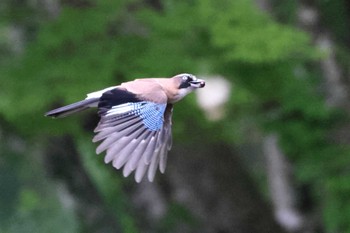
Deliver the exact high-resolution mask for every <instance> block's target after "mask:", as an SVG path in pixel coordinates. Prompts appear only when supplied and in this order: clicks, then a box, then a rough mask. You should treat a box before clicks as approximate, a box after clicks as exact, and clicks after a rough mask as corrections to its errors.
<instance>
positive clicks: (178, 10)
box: [0, 0, 350, 233]
mask: <svg viewBox="0 0 350 233" xmlns="http://www.w3.org/2000/svg"><path fill="white" fill-rule="evenodd" d="M349 30H350V3H349V1H347V0H332V1H331V0H311V1H310V0H285V1H276V0H234V1H231V0H222V1H217V0H189V1H183V0H180V1H178V0H1V2H0V148H1V149H0V151H1V154H0V232H3V233H17V232H19V233H21V232H23V233H28V232H35V233H41V232H42V233H55V232H57V233H61V232H65V233H73V232H74V233H75V232H81V233H85V232H88V233H89V232H103V233H104V232H106V233H108V232H123V233H124V232H125V233H137V232H140V233H141V232H142V233H143V232H150V233H152V232H156V233H157V232H159V233H168V232H169V233H173V232H174V233H176V232H179V233H186V232H201V233H227V232H234V233H255V232H258V233H275V232H278V233H279V232H300V233H345V232H350V221H349V220H350V173H349V172H350V170H349V169H350V156H349V152H350V148H349V142H350V131H349V129H350V125H349V117H348V113H349V106H350V105H349V104H350V98H349V94H348V88H349V75H350V73H349V67H350V66H349V58H350V33H349ZM183 72H188V73H193V74H196V75H197V76H198V77H200V78H203V79H206V80H207V86H206V87H205V88H204V89H203V90H200V91H198V92H197V93H196V94H191V95H190V96H188V97H186V98H185V99H184V100H183V101H182V102H180V103H178V104H177V105H176V106H175V111H174V116H173V121H174V124H173V132H174V135H173V138H174V144H173V149H172V151H171V152H170V154H169V159H168V167H167V171H166V173H165V174H164V175H162V174H157V176H156V180H155V181H154V182H153V183H149V182H147V181H144V182H142V183H140V184H136V183H135V181H134V180H133V177H129V178H123V177H122V174H121V172H120V171H117V170H115V169H113V168H112V166H110V165H105V164H104V162H103V156H102V155H100V156H97V155H95V148H96V145H94V144H93V143H92V142H91V138H92V137H93V131H92V130H93V128H94V127H95V125H96V124H97V122H98V118H97V115H96V111H94V110H91V111H87V112H84V113H80V114H77V115H75V116H71V117H68V118H64V119H59V120H53V119H50V118H46V117H44V113H45V112H46V111H47V110H50V109H52V108H54V107H58V106H61V105H64V104H69V103H72V102H75V101H78V100H80V99H83V98H85V94H86V93H90V92H93V91H96V90H99V89H103V88H105V87H108V86H112V85H117V84H119V83H121V82H123V81H127V80H133V79H135V78H141V77H164V76H165V77H170V76H173V75H175V74H177V73H183Z"/></svg>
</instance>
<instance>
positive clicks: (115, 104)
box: [45, 74, 205, 182]
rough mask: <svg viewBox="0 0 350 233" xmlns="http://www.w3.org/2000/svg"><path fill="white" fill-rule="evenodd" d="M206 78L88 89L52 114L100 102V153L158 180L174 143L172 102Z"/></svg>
mask: <svg viewBox="0 0 350 233" xmlns="http://www.w3.org/2000/svg"><path fill="white" fill-rule="evenodd" d="M204 86H205V81H204V80H201V79H198V78H196V76H194V75H192V74H178V75H176V76H174V77H172V78H144V79H136V80H134V81H130V82H125V83H122V84H120V85H119V86H113V87H109V88H106V89H103V90H100V91H96V92H93V93H90V94H87V97H86V99H84V100H82V101H79V102H76V103H73V104H70V105H67V106H63V107H60V108H57V109H54V110H51V111H49V112H47V113H46V114H45V116H50V117H54V118H56V117H65V116H68V115H70V114H72V113H75V112H79V111H82V110H85V109H87V108H90V107H97V108H98V115H99V116H100V121H99V123H98V125H97V127H96V128H95V130H94V132H95V133H96V135H95V136H94V138H93V140H92V141H93V142H101V143H100V144H99V146H98V147H97V148H96V153H97V154H100V153H102V152H103V151H106V155H105V158H104V161H105V163H110V162H112V164H113V167H115V168H116V169H120V168H122V167H123V175H124V176H125V177H127V176H129V175H130V174H131V173H132V172H133V171H135V180H136V182H140V181H141V180H142V178H143V177H144V176H145V174H146V173H147V177H148V180H149V181H150V182H152V181H153V180H154V177H155V174H156V171H157V168H158V167H159V170H160V172H161V173H164V171H165V167H166V161H167V153H168V151H169V150H170V148H171V145H172V136H171V124H172V122H171V116H172V111H173V104H174V103H176V102H177V101H179V100H181V99H182V98H183V97H185V96H186V95H187V94H189V93H190V92H192V91H193V90H195V89H197V88H202V87H204Z"/></svg>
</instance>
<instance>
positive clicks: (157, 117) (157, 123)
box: [105, 101, 166, 131]
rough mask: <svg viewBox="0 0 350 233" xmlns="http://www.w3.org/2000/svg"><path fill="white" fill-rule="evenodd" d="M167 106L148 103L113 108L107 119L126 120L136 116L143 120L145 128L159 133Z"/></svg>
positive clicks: (108, 112)
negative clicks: (128, 117) (127, 117)
mask: <svg viewBox="0 0 350 233" xmlns="http://www.w3.org/2000/svg"><path fill="white" fill-rule="evenodd" d="M165 109H166V104H158V103H153V102H148V101H141V102H134V103H125V104H120V105H117V106H113V107H112V108H111V109H110V110H108V111H107V112H106V115H105V116H106V117H113V118H116V119H118V118H124V117H126V116H130V115H136V116H138V117H140V118H141V119H142V122H143V124H144V126H145V127H146V128H147V129H148V130H151V131H158V130H160V129H161V128H162V126H163V121H164V119H163V118H164V111H165Z"/></svg>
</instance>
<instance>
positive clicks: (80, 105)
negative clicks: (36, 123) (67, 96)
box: [45, 98, 100, 118]
mask: <svg viewBox="0 0 350 233" xmlns="http://www.w3.org/2000/svg"><path fill="white" fill-rule="evenodd" d="M99 99H100V98H91V99H85V100H82V101H79V102H76V103H73V104H70V105H67V106H63V107H60V108H56V109H53V110H51V111H48V112H47V113H45V116H50V117H55V118H56V117H66V116H68V115H70V114H72V113H75V112H80V111H83V110H85V109H87V108H89V107H92V106H93V105H94V104H95V105H96V106H97V103H98V101H99Z"/></svg>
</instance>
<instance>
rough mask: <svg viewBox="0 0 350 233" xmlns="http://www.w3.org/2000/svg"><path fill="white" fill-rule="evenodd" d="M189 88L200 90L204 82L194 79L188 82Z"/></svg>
mask: <svg viewBox="0 0 350 233" xmlns="http://www.w3.org/2000/svg"><path fill="white" fill-rule="evenodd" d="M190 84H191V87H195V88H202V87H204V86H205V81H204V80H202V79H196V80H193V81H191V82H190Z"/></svg>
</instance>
